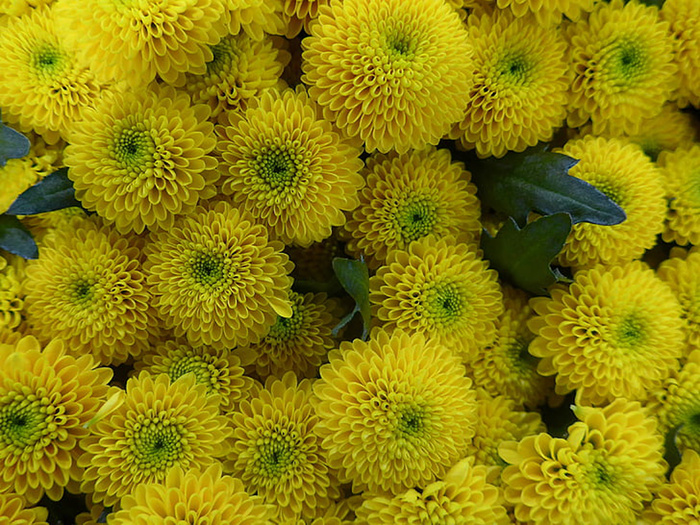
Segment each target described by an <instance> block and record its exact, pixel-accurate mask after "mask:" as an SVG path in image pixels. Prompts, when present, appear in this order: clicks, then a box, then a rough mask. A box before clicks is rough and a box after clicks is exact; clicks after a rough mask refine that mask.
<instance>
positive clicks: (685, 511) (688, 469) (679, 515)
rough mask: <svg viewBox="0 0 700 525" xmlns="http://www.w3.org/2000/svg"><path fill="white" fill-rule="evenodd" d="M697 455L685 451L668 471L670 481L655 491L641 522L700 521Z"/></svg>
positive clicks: (679, 523)
mask: <svg viewBox="0 0 700 525" xmlns="http://www.w3.org/2000/svg"><path fill="white" fill-rule="evenodd" d="M699 500H700V455H699V454H698V453H697V452H695V451H694V450H686V451H685V452H684V453H683V459H682V461H681V463H680V464H679V465H677V466H676V468H674V469H673V472H672V473H671V480H670V482H669V483H666V484H664V486H663V487H661V488H660V489H659V490H658V492H657V493H656V495H655V497H654V499H653V500H652V502H651V506H650V508H648V509H647V510H645V511H644V513H643V514H642V519H643V523H649V524H654V525H656V524H659V525H686V524H689V523H700V505H698V501H699Z"/></svg>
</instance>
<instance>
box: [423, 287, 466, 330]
mask: <svg viewBox="0 0 700 525" xmlns="http://www.w3.org/2000/svg"><path fill="white" fill-rule="evenodd" d="M423 306H424V313H425V316H426V317H428V318H430V319H432V320H433V321H435V322H437V323H439V324H441V325H443V326H448V325H451V324H452V323H454V322H455V321H457V320H458V319H459V318H460V317H461V315H462V313H463V312H464V310H465V306H466V304H465V301H464V298H463V297H462V294H461V293H460V291H459V288H458V287H457V285H456V284H454V283H443V284H438V285H435V286H433V287H432V288H430V289H429V290H427V291H426V292H425V295H424V299H423Z"/></svg>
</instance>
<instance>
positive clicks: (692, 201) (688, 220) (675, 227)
mask: <svg viewBox="0 0 700 525" xmlns="http://www.w3.org/2000/svg"><path fill="white" fill-rule="evenodd" d="M658 163H659V166H660V167H661V173H662V174H663V176H664V184H665V186H666V198H667V199H668V201H669V202H668V213H667V216H666V229H665V230H664V232H663V239H664V241H666V242H676V243H678V244H688V243H690V244H700V145H698V144H694V145H693V146H692V147H688V148H679V149H677V150H676V151H662V152H661V154H660V155H659V160H658Z"/></svg>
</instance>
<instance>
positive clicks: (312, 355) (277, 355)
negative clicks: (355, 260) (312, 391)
mask: <svg viewBox="0 0 700 525" xmlns="http://www.w3.org/2000/svg"><path fill="white" fill-rule="evenodd" d="M289 299H290V302H291V304H292V316H291V317H282V316H278V317H277V321H275V324H273V325H272V327H271V328H270V331H269V332H268V333H267V335H266V336H265V337H264V338H263V339H262V341H260V342H259V343H257V344H254V345H251V346H249V347H247V348H245V350H246V351H248V352H250V353H252V354H253V355H254V358H253V359H252V360H251V363H250V365H249V366H248V367H247V368H248V370H251V371H254V372H255V373H256V374H257V375H258V376H260V377H262V378H266V377H267V376H270V375H272V376H276V377H281V376H282V375H283V374H284V373H285V372H287V371H292V372H294V373H295V374H296V375H297V376H299V377H307V378H312V377H315V376H316V372H317V371H318V367H319V366H321V363H323V362H325V361H326V355H327V354H328V352H329V351H330V350H331V349H332V348H335V347H336V342H335V340H334V338H333V334H332V333H331V331H332V330H333V328H334V327H335V325H337V324H338V322H339V321H340V319H338V317H336V315H335V308H334V304H331V303H329V299H328V298H327V297H326V294H325V293H319V294H314V293H307V294H304V295H302V294H298V293H296V292H293V291H290V293H289Z"/></svg>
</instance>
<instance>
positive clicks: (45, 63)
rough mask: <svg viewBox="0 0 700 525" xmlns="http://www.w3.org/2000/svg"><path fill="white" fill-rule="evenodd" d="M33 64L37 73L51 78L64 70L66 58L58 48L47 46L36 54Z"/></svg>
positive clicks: (32, 60)
mask: <svg viewBox="0 0 700 525" xmlns="http://www.w3.org/2000/svg"><path fill="white" fill-rule="evenodd" d="M31 63H32V67H33V68H34V70H35V71H36V72H37V73H39V74H40V75H42V76H44V75H47V76H50V75H54V74H56V73H58V72H59V71H60V70H61V69H62V68H63V65H64V64H65V57H64V55H63V53H61V51H60V50H59V49H58V48H57V47H55V46H53V45H51V44H45V45H43V46H42V47H40V48H39V49H37V50H36V51H35V52H34V54H33V55H32V57H31Z"/></svg>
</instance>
